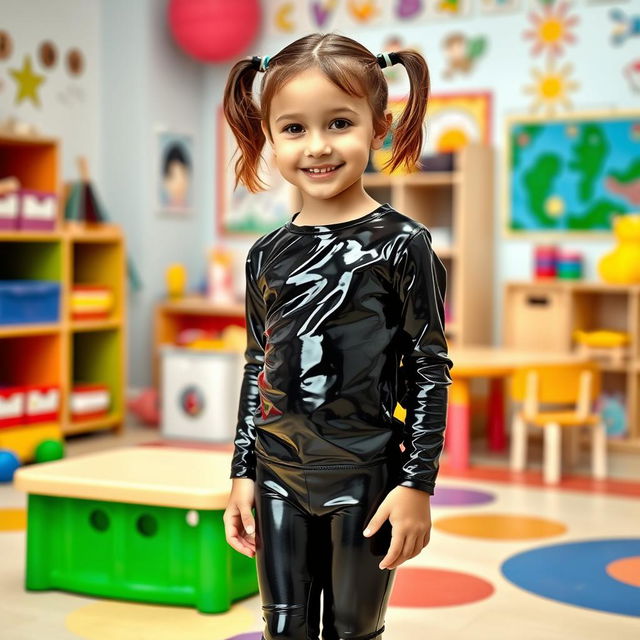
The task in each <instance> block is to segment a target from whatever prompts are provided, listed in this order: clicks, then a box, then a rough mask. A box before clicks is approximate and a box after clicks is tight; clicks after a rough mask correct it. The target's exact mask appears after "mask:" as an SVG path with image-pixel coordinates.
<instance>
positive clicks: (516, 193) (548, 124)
mask: <svg viewBox="0 0 640 640" xmlns="http://www.w3.org/2000/svg"><path fill="white" fill-rule="evenodd" d="M504 141H505V153H504V154H503V158H504V161H503V169H502V185H503V195H502V203H503V214H504V231H505V234H506V235H509V236H512V237H513V236H524V235H525V234H526V236H527V237H529V236H530V235H531V234H537V235H540V236H542V237H544V238H545V239H549V237H550V236H552V235H556V236H558V235H560V236H566V235H567V234H582V235H587V236H589V237H597V236H598V235H605V234H606V235H607V236H609V235H610V234H611V231H612V227H613V216H615V215H624V214H627V213H630V212H637V211H638V210H640V110H636V111H622V110H621V111H613V112H589V113H570V114H568V115H564V116H562V117H554V118H549V117H548V116H531V115H526V116H510V117H508V118H507V119H506V123H505V135H504Z"/></svg>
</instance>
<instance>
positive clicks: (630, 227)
mask: <svg viewBox="0 0 640 640" xmlns="http://www.w3.org/2000/svg"><path fill="white" fill-rule="evenodd" d="M613 232H614V234H615V237H616V239H617V241H618V246H616V247H615V248H614V250H613V251H611V252H610V253H608V254H606V255H605V256H604V257H603V258H602V259H601V260H600V262H599V263H598V273H599V274H600V277H601V278H602V279H603V280H604V281H605V282H610V283H611V284H633V283H636V282H640V213H634V214H627V215H624V216H614V218H613Z"/></svg>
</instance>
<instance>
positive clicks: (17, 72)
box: [9, 55, 45, 107]
mask: <svg viewBox="0 0 640 640" xmlns="http://www.w3.org/2000/svg"><path fill="white" fill-rule="evenodd" d="M9 73H10V74H11V75H12V76H13V79H14V80H15V81H16V85H17V87H16V88H17V93H16V98H15V103H16V104H20V103H21V102H22V101H23V100H31V102H33V104H34V105H36V107H39V106H40V97H39V96H38V88H39V87H40V85H41V84H42V83H43V82H44V80H45V78H44V76H41V75H38V74H37V73H35V72H34V70H33V68H32V67H31V56H29V55H26V56H25V57H24V60H23V62H22V69H9Z"/></svg>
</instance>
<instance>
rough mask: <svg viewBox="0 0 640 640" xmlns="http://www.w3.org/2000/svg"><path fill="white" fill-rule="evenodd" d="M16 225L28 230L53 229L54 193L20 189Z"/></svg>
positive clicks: (56, 199)
mask: <svg viewBox="0 0 640 640" xmlns="http://www.w3.org/2000/svg"><path fill="white" fill-rule="evenodd" d="M19 193H20V213H19V216H18V227H19V228H20V229H25V230H30V231H53V230H54V229H55V227H56V219H57V211H58V198H57V197H56V194H55V193H51V192H49V191H38V190H37V189H20V192H19Z"/></svg>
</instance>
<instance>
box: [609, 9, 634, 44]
mask: <svg viewBox="0 0 640 640" xmlns="http://www.w3.org/2000/svg"><path fill="white" fill-rule="evenodd" d="M609 17H610V18H611V20H613V25H612V29H611V42H612V43H613V44H614V45H616V46H619V45H621V44H623V43H624V42H626V41H627V40H628V39H629V38H632V37H634V36H637V35H638V34H640V14H637V13H636V14H635V15H633V16H628V15H627V14H626V13H625V12H624V11H622V10H621V9H617V8H616V9H611V11H609Z"/></svg>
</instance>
